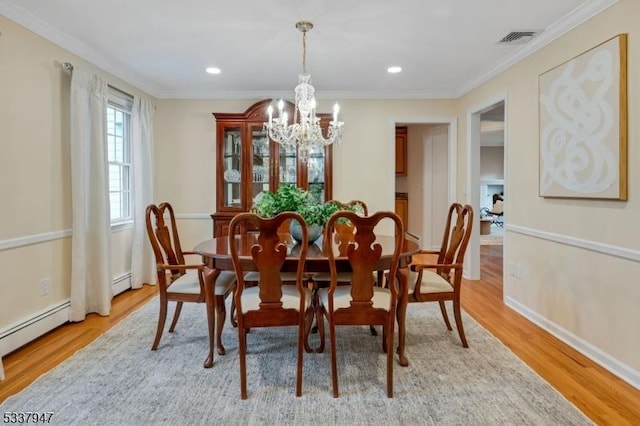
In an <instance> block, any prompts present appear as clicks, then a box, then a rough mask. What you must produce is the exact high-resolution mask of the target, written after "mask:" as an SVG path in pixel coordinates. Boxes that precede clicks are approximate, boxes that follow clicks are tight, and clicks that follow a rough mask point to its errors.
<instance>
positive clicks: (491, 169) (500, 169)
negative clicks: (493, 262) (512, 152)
mask: <svg viewBox="0 0 640 426" xmlns="http://www.w3.org/2000/svg"><path fill="white" fill-rule="evenodd" d="M505 111H506V96H499V97H497V98H494V99H491V100H488V101H487V102H485V103H483V104H481V105H479V106H477V107H475V108H472V109H471V110H470V111H469V113H468V114H467V119H468V123H469V126H468V135H467V136H468V137H467V149H468V152H469V157H468V168H467V173H468V175H467V176H468V177H469V179H468V185H467V194H468V196H467V199H468V202H469V203H470V204H471V205H472V206H473V209H474V211H475V212H477V213H476V214H475V215H474V216H475V217H474V222H475V223H474V226H473V230H472V236H471V243H470V247H469V256H468V258H467V259H465V263H468V264H467V265H466V266H467V267H466V268H465V269H467V270H468V272H469V276H468V278H469V279H480V245H481V243H482V242H486V240H487V238H491V239H492V242H493V243H494V245H499V246H500V247H501V250H502V252H503V254H504V247H505V243H506V241H505V238H504V228H505V226H506V222H507V217H508V212H507V211H505V212H504V213H503V215H502V216H500V217H496V216H494V215H485V217H482V216H483V215H482V213H483V212H486V211H487V210H492V208H493V203H494V201H495V199H496V197H500V198H502V199H503V205H506V204H508V201H507V200H506V197H508V192H507V186H508V185H507V167H506V158H507V155H506V154H507V138H506V131H505V129H506V123H507V117H506V113H505ZM494 194H495V195H494ZM483 209H484V210H483ZM505 210H506V209H505ZM487 220H490V222H487ZM487 225H488V226H487ZM481 232H482V233H483V234H488V236H489V237H487V236H485V235H481ZM496 249H498V248H497V247H496ZM503 275H504V271H503Z"/></svg>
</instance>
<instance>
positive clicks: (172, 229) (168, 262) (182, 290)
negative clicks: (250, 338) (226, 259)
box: [145, 202, 236, 355]
mask: <svg viewBox="0 0 640 426" xmlns="http://www.w3.org/2000/svg"><path fill="white" fill-rule="evenodd" d="M145 215H146V226H147V235H148V236H149V241H150V243H151V247H152V248H153V253H154V255H155V259H156V270H157V273H158V293H159V295H160V314H159V317H158V327H157V330H156V337H155V340H154V341H153V345H152V346H151V350H156V349H157V348H158V345H159V344H160V339H161V337H162V332H163V330H164V325H165V321H166V318H167V309H168V304H169V302H170V301H173V302H176V308H175V312H174V314H173V321H172V322H171V326H170V327H169V332H173V331H174V329H175V328H176V324H177V323H178V318H179V317H180V312H181V311H182V304H183V303H184V302H195V303H203V302H205V284H204V283H205V281H204V279H205V277H204V275H205V274H217V277H216V278H215V285H214V300H215V311H216V320H215V321H216V322H217V328H216V334H217V336H216V346H217V348H218V353H219V354H221V355H224V353H225V349H224V346H223V345H222V329H223V327H224V322H225V317H226V309H225V299H226V298H227V296H229V294H231V293H232V292H233V289H234V288H235V283H236V275H235V273H233V272H229V271H213V270H208V269H207V268H206V267H205V265H204V264H202V258H201V257H200V255H198V254H196V253H193V252H191V251H183V250H182V247H181V246H180V238H179V235H178V227H177V226H176V220H175V215H174V213H173V207H171V204H169V203H166V202H165V203H161V204H160V205H158V206H156V205H155V204H150V205H149V206H147V209H146V213H145ZM166 215H168V221H167V220H166V218H165V216H166ZM185 256H198V260H197V261H194V262H193V263H189V264H187V263H186V262H185ZM212 349H213V348H212Z"/></svg>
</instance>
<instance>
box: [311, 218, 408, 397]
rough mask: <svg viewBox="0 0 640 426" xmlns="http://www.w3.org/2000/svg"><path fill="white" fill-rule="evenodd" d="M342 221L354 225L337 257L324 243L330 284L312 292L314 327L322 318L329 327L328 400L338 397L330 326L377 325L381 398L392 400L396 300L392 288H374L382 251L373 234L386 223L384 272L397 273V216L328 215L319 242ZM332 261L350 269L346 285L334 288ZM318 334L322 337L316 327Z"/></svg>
mask: <svg viewBox="0 0 640 426" xmlns="http://www.w3.org/2000/svg"><path fill="white" fill-rule="evenodd" d="M343 218H344V219H346V220H348V221H350V222H351V223H352V224H353V225H354V230H355V231H354V233H353V239H352V240H351V241H349V242H348V243H347V247H346V249H343V251H342V253H340V252H338V253H335V251H336V250H338V251H340V246H341V245H339V244H338V245H336V244H326V245H325V247H326V248H325V252H326V254H327V258H328V260H329V268H330V276H331V281H330V283H329V287H328V288H326V287H325V288H320V289H319V290H318V302H319V308H318V313H319V318H318V326H319V327H323V323H324V320H323V317H324V318H327V320H328V323H329V336H330V346H331V381H332V385H333V396H334V397H337V396H338V370H337V368H338V367H337V354H336V353H337V348H336V326H347V325H351V326H357V325H380V326H382V342H383V343H382V348H383V350H384V351H385V352H386V353H387V396H388V397H389V398H391V397H393V355H394V351H393V335H394V324H395V316H396V304H397V300H398V294H397V289H396V286H395V285H390V286H388V287H386V288H383V287H379V286H377V285H376V274H375V273H376V272H377V271H378V269H379V267H380V264H379V262H380V259H381V257H382V247H381V245H380V243H377V242H376V241H377V236H376V230H379V228H380V227H379V224H380V223H381V222H388V221H391V223H392V225H393V230H394V231H395V234H394V235H395V239H394V242H395V243H394V250H393V256H392V258H391V263H390V266H389V268H390V273H391V274H392V276H395V274H396V273H397V270H398V262H399V259H400V251H401V249H402V244H403V240H404V229H403V225H402V221H401V220H400V217H399V216H398V215H397V214H395V213H393V212H377V213H374V214H373V215H371V216H359V215H357V214H356V213H354V212H349V211H338V212H336V213H334V214H333V215H332V216H331V217H330V218H329V221H328V222H327V225H326V227H325V233H324V238H325V240H328V241H332V239H333V237H334V236H335V234H336V224H338V223H339V221H341V219H343ZM336 257H340V258H341V259H342V261H344V260H345V259H346V261H348V262H349V266H350V268H351V270H352V271H353V272H352V273H351V274H350V278H349V282H348V283H347V284H346V285H338V272H337V266H336ZM320 334H321V336H323V335H324V333H323V331H322V329H321V330H320Z"/></svg>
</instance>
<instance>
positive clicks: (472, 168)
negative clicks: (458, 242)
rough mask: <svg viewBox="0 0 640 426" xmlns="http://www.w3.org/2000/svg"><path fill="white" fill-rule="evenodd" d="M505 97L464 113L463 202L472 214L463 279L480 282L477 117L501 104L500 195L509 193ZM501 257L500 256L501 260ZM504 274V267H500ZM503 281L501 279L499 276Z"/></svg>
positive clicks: (497, 98) (493, 98)
mask: <svg viewBox="0 0 640 426" xmlns="http://www.w3.org/2000/svg"><path fill="white" fill-rule="evenodd" d="M507 102H508V100H507V94H506V93H501V94H498V95H496V96H494V97H492V98H488V99H486V100H484V101H482V102H480V103H478V104H477V105H475V106H473V107H471V108H469V109H468V110H467V143H466V150H467V153H468V155H467V188H466V200H467V203H469V204H471V206H472V207H473V210H474V211H475V212H476V214H475V215H474V218H473V222H474V223H473V229H472V231H471V240H470V241H469V254H468V256H466V257H465V260H464V263H465V265H464V271H465V273H464V276H465V278H467V279H469V280H479V279H480V214H479V213H480V115H481V114H482V113H483V112H485V111H487V110H489V109H491V108H493V107H494V106H495V105H496V104H499V103H504V192H505V194H509V192H508V190H507V187H508V181H509V180H508V171H509V168H508V162H507V158H508V156H507V152H508V146H509V145H508V143H507V123H508V121H507V119H508V117H507V110H508V108H507V105H508V103H507ZM507 201H508V200H507ZM507 220H508V219H507V217H506V216H505V217H504V227H505V235H504V239H503V245H502V250H503V253H505V252H506V247H507V244H508V238H507V232H506V230H507ZM503 258H504V257H503ZM503 275H504V268H503ZM503 278H504V277H503Z"/></svg>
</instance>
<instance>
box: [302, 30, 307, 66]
mask: <svg viewBox="0 0 640 426" xmlns="http://www.w3.org/2000/svg"><path fill="white" fill-rule="evenodd" d="M306 73H307V31H306V30H305V31H302V74H306Z"/></svg>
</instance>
